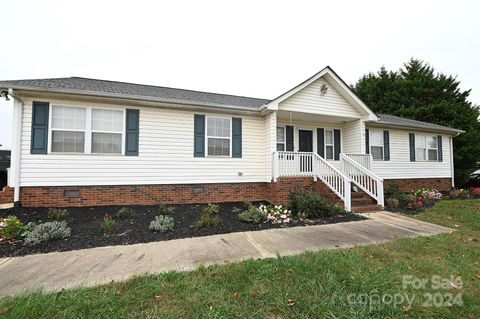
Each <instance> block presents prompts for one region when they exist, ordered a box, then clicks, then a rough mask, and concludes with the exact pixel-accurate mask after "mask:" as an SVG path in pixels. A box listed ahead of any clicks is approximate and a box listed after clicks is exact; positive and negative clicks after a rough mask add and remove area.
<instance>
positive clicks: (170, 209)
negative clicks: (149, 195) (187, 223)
mask: <svg viewBox="0 0 480 319" xmlns="http://www.w3.org/2000/svg"><path fill="white" fill-rule="evenodd" d="M158 213H159V214H160V215H170V214H171V213H173V207H168V206H166V205H164V204H160V205H159V206H158Z"/></svg>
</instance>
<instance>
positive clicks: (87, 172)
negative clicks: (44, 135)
mask: <svg viewBox="0 0 480 319" xmlns="http://www.w3.org/2000/svg"><path fill="white" fill-rule="evenodd" d="M36 100H39V99H38V98H37V99H36ZM42 100H43V101H48V102H50V103H51V104H53V105H62V104H63V105H76V106H79V107H93V108H100V109H108V108H110V109H117V110H122V109H125V106H121V105H118V106H116V107H115V106H114V105H112V104H106V103H105V104H104V103H93V102H72V101H62V100H53V99H45V98H43V99H42ZM131 108H136V109H139V110H140V131H139V156H118V155H113V154H54V153H51V154H47V155H41V154H30V140H31V125H32V99H25V107H24V113H23V126H22V136H21V176H20V183H21V186H65V185H125V184H128V185H142V184H197V183H234V182H268V181H270V178H271V175H270V171H269V167H270V166H269V165H270V162H271V154H272V152H271V151H269V156H268V161H267V156H266V148H265V138H264V136H265V134H266V133H265V132H266V131H267V125H268V126H270V125H271V123H274V121H273V122H272V121H271V119H269V121H268V122H267V119H266V118H263V117H260V116H256V115H251V116H249V115H242V148H243V149H242V158H232V157H204V158H200V157H193V156H192V154H193V123H194V121H193V119H194V114H196V113H198V112H195V111H193V110H192V111H187V110H178V109H165V108H158V107H136V106H135V107H133V106H132V107H131ZM206 116H207V118H208V117H209V116H212V117H223V118H225V117H226V116H225V114H222V113H210V112H208V113H206ZM273 132H275V126H273ZM205 133H206V132H205ZM271 136H272V138H274V135H271ZM272 141H273V142H275V139H273V140H272ZM205 146H206V145H205ZM205 151H206V150H205ZM267 165H268V169H267ZM239 172H241V173H242V174H239Z"/></svg>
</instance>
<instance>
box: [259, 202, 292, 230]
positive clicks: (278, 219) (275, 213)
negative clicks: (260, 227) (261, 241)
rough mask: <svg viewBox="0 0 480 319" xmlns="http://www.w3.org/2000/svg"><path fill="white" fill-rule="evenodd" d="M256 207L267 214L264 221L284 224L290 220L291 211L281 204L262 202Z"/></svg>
mask: <svg viewBox="0 0 480 319" xmlns="http://www.w3.org/2000/svg"><path fill="white" fill-rule="evenodd" d="M258 209H259V210H260V211H261V212H262V213H264V214H265V215H266V216H267V220H266V222H271V223H272V224H282V225H285V224H288V223H290V222H291V221H292V212H291V211H289V210H288V209H287V208H286V207H283V206H282V205H269V206H266V205H263V204H262V205H260V207H259V208H258Z"/></svg>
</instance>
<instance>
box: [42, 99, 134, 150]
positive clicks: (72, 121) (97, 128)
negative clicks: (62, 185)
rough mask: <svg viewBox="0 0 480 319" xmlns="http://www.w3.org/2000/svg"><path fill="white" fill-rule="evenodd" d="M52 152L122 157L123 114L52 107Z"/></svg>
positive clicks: (116, 111) (94, 109)
mask: <svg viewBox="0 0 480 319" xmlns="http://www.w3.org/2000/svg"><path fill="white" fill-rule="evenodd" d="M51 110H52V111H51V147H50V151H51V152H62V153H86V154H90V153H92V154H93V153H95V154H122V152H123V144H124V137H123V135H124V117H125V116H124V114H125V113H124V111H123V110H111V109H98V108H83V107H71V106H57V105H52V107H51Z"/></svg>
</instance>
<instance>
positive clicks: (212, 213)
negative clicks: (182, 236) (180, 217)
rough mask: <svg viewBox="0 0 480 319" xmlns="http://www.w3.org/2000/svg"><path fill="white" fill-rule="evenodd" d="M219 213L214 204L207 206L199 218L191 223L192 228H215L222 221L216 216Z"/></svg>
mask: <svg viewBox="0 0 480 319" xmlns="http://www.w3.org/2000/svg"><path fill="white" fill-rule="evenodd" d="M219 212H220V206H218V205H216V204H208V206H207V207H205V208H204V209H202V213H201V214H200V217H198V219H197V220H196V221H195V222H194V223H193V225H192V227H194V228H209V227H215V226H217V225H218V224H220V222H221V221H222V219H221V218H220V216H218V213H219Z"/></svg>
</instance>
